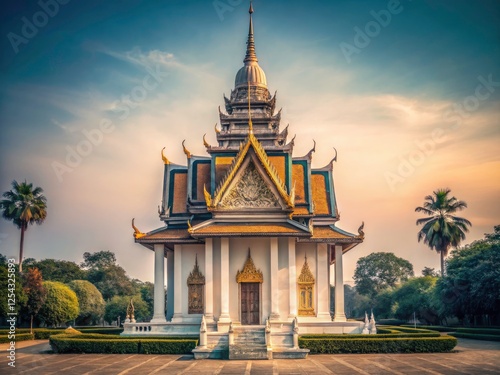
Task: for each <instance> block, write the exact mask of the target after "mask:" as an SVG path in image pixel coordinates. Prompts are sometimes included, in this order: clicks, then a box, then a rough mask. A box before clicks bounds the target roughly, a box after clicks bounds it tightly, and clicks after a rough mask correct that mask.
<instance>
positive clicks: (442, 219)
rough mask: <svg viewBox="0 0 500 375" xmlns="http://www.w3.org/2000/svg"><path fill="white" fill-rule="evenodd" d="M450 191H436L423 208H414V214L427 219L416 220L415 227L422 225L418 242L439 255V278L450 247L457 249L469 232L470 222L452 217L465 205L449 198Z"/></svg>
mask: <svg viewBox="0 0 500 375" xmlns="http://www.w3.org/2000/svg"><path fill="white" fill-rule="evenodd" d="M450 191H451V190H450V189H438V190H437V191H434V192H433V194H434V195H428V196H426V197H425V202H424V205H423V207H417V208H415V211H416V212H423V213H424V214H426V215H428V216H429V217H426V218H422V219H418V220H417V225H423V227H422V229H420V231H419V232H418V242H420V240H422V239H423V240H424V243H425V244H426V245H427V246H429V247H430V249H431V250H436V251H437V252H438V253H440V255H441V276H443V275H444V258H445V257H446V256H447V255H448V251H449V250H450V248H451V247H457V246H458V245H459V244H460V242H461V241H462V240H464V239H465V233H466V232H468V231H469V228H467V226H471V225H472V224H471V222H470V221H469V220H467V219H464V218H462V217H457V216H453V214H454V213H455V212H457V211H460V210H463V209H464V208H466V207H467V203H465V202H464V201H459V200H458V199H457V198H455V197H451V198H450V197H449V196H448V194H450Z"/></svg>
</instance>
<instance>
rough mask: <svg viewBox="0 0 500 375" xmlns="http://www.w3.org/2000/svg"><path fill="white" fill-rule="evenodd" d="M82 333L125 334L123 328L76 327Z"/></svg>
mask: <svg viewBox="0 0 500 375" xmlns="http://www.w3.org/2000/svg"><path fill="white" fill-rule="evenodd" d="M75 328H76V329H78V330H79V331H80V332H82V333H100V334H102V335H119V334H120V333H122V332H123V328H83V327H75Z"/></svg>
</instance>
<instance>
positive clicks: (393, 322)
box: [377, 319, 406, 326]
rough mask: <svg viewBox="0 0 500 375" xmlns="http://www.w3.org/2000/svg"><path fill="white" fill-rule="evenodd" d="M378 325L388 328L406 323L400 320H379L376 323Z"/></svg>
mask: <svg viewBox="0 0 500 375" xmlns="http://www.w3.org/2000/svg"><path fill="white" fill-rule="evenodd" d="M377 323H378V324H384V325H388V326H400V325H402V324H405V323H406V320H401V319H379V320H378V321H377Z"/></svg>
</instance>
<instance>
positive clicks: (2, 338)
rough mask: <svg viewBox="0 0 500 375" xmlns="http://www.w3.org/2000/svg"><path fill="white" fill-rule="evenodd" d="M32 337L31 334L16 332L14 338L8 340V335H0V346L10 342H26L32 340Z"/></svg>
mask: <svg viewBox="0 0 500 375" xmlns="http://www.w3.org/2000/svg"><path fill="white" fill-rule="evenodd" d="M34 338H35V337H34V335H32V334H31V333H17V332H16V338H15V339H14V338H9V335H0V344H5V343H9V342H11V341H15V342H18V341H27V340H34Z"/></svg>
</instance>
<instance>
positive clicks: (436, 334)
mask: <svg viewBox="0 0 500 375" xmlns="http://www.w3.org/2000/svg"><path fill="white" fill-rule="evenodd" d="M440 336H441V334H440V333H439V332H424V333H420V332H415V333H404V332H398V331H394V332H387V333H386V332H380V331H378V332H377V334H376V335H360V334H353V335H334V334H311V335H301V336H300V337H302V338H304V339H344V340H345V339H348V340H360V339H366V338H372V339H390V338H398V337H408V338H410V337H440Z"/></svg>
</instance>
